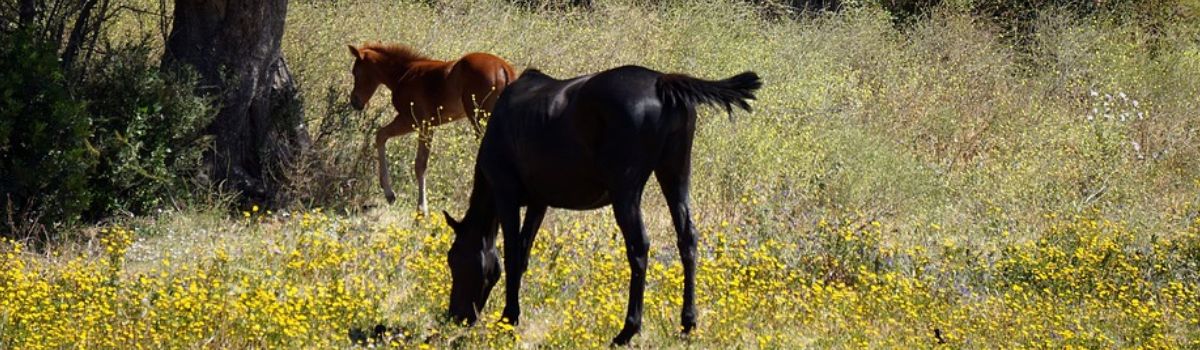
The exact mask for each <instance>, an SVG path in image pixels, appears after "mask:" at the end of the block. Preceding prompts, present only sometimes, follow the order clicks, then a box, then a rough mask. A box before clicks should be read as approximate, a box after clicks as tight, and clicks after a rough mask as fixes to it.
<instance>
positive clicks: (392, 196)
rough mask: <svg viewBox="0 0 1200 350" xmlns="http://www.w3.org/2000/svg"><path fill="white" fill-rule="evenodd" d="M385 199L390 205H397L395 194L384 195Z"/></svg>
mask: <svg viewBox="0 0 1200 350" xmlns="http://www.w3.org/2000/svg"><path fill="white" fill-rule="evenodd" d="M383 198H387V202H388V204H392V203H396V194H395V193H384V194H383Z"/></svg>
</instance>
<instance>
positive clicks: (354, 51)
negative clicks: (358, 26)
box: [346, 45, 362, 60]
mask: <svg viewBox="0 0 1200 350" xmlns="http://www.w3.org/2000/svg"><path fill="white" fill-rule="evenodd" d="M346 46H347V47H349V48H350V55H353V56H354V59H356V60H357V59H362V54H361V53H359V52H358V48H357V47H354V45H346Z"/></svg>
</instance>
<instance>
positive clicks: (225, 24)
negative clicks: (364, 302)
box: [163, 0, 309, 203]
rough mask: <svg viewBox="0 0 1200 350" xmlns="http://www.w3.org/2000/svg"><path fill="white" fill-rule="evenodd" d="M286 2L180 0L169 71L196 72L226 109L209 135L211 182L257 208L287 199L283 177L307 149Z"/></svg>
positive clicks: (203, 89) (165, 58) (168, 49)
mask: <svg viewBox="0 0 1200 350" xmlns="http://www.w3.org/2000/svg"><path fill="white" fill-rule="evenodd" d="M286 13H287V0H176V1H175V20H174V26H173V28H172V30H171V35H170V36H169V38H168V39H167V47H166V52H165V53H164V55H163V67H164V68H167V69H175V68H180V67H189V68H191V69H193V70H194V71H195V72H196V73H198V75H199V78H200V90H201V92H203V93H205V94H208V95H210V96H214V97H216V98H215V100H217V101H215V102H216V103H217V105H218V107H219V108H220V110H219V112H218V113H217V116H216V118H215V119H214V120H213V122H212V124H211V125H210V126H209V127H208V129H207V131H208V132H209V133H211V134H212V135H214V136H215V140H214V144H213V148H212V149H211V150H210V151H209V153H208V154H207V155H206V157H205V160H206V163H207V165H208V167H209V170H210V175H211V176H212V180H213V181H214V182H215V183H216V184H218V185H219V186H221V187H223V188H226V189H230V190H235V191H237V192H238V193H240V194H241V195H242V199H243V200H244V201H248V202H254V203H272V202H278V201H281V200H283V198H282V195H283V193H282V192H283V191H281V188H282V185H281V183H282V181H281V180H282V179H283V178H284V177H283V176H282V175H283V172H284V171H286V170H287V169H288V168H289V165H290V164H291V162H292V161H293V160H295V159H298V158H297V156H298V155H299V154H300V153H301V152H304V151H305V150H306V149H307V148H308V144H309V138H308V137H309V136H308V131H307V129H306V128H305V126H304V118H303V115H302V112H301V109H300V108H299V95H298V92H297V89H296V86H295V82H294V81H293V80H292V76H291V74H290V72H289V71H288V69H287V64H286V63H285V62H284V59H283V55H282V53H281V52H280V41H281V40H282V38H283V29H284V20H285V18H286Z"/></svg>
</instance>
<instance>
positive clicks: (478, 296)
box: [442, 211, 500, 323]
mask: <svg viewBox="0 0 1200 350" xmlns="http://www.w3.org/2000/svg"><path fill="white" fill-rule="evenodd" d="M442 214H444V215H446V223H447V224H449V225H450V228H452V229H454V243H453V244H452V245H451V246H450V251H449V252H448V253H447V262H448V263H449V264H450V310H449V315H450V317H451V318H453V320H454V322H462V321H464V320H465V321H467V322H469V323H475V320H476V314H477V313H478V312H479V311H480V310H482V309H483V306H484V305H485V304H486V303H487V299H488V294H490V293H491V291H492V287H493V286H495V285H496V282H497V281H499V280H500V256H499V255H498V254H497V252H496V247H495V234H494V232H496V229H497V227H496V223H495V220H492V222H491V223H486V222H478V223H477V222H467V221H471V220H467V219H464V220H463V221H464V222H458V221H456V220H454V218H453V217H451V216H450V213H447V212H444V211H443V212H442ZM489 229H490V230H491V232H493V233H492V234H491V235H489V234H487V232H485V230H489ZM488 237H490V238H488Z"/></svg>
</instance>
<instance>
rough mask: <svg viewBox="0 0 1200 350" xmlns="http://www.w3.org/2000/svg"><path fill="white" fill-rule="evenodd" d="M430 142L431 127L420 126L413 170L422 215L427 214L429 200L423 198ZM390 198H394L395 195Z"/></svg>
mask: <svg viewBox="0 0 1200 350" xmlns="http://www.w3.org/2000/svg"><path fill="white" fill-rule="evenodd" d="M432 142H433V129H432V128H431V127H430V126H424V127H421V128H420V132H419V133H417V159H416V160H414V161H413V172H414V173H416V176H417V208H418V209H420V210H421V215H423V216H428V215H429V202H428V201H427V200H426V198H425V170H426V169H427V168H428V167H429V146H430V143H432ZM389 187H390V185H389ZM392 198H393V200H394V198H395V196H394V195H393V197H392Z"/></svg>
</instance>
